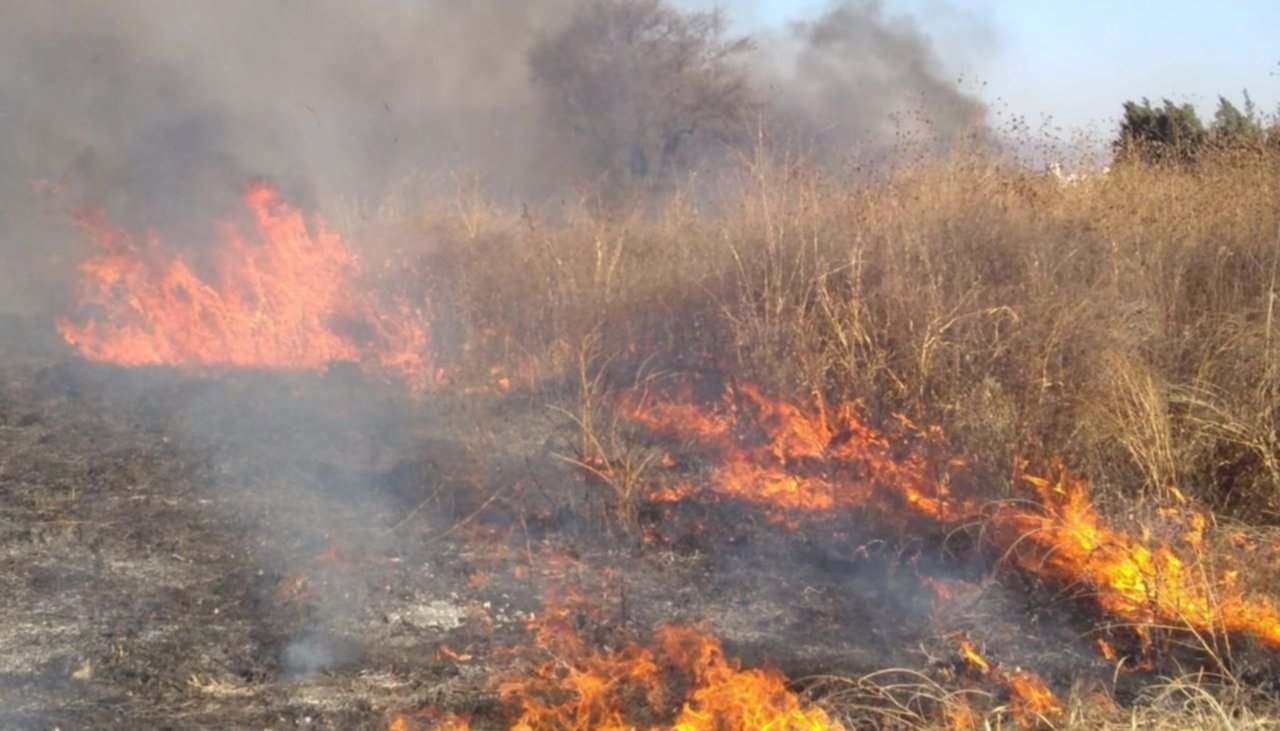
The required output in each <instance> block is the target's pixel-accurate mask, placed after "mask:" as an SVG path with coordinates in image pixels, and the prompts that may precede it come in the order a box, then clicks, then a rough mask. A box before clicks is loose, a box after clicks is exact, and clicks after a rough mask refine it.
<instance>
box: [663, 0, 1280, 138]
mask: <svg viewBox="0 0 1280 731" xmlns="http://www.w3.org/2000/svg"><path fill="white" fill-rule="evenodd" d="M678 2H680V3H681V4H683V5H685V6H690V7H692V6H697V7H710V6H715V5H720V6H721V7H724V8H725V9H726V10H727V11H728V13H729V15H730V16H731V17H732V18H733V19H734V21H735V22H736V23H738V24H739V26H740V27H741V28H742V29H744V30H747V29H754V28H760V27H769V26H778V25H780V24H782V23H784V22H786V21H787V20H791V19H795V18H804V17H812V16H813V15H815V14H816V13H818V12H820V11H821V10H822V9H823V8H824V7H827V6H828V5H829V4H830V2H829V0H720V1H719V2H717V1H716V0H678ZM883 3H884V6H885V9H886V13H887V14H889V15H902V14H911V15H914V16H915V18H916V21H917V23H918V25H919V26H920V27H921V28H922V29H923V30H924V31H926V32H927V33H930V34H931V35H933V36H934V37H935V40H936V46H937V50H938V53H939V54H940V55H941V56H942V57H943V58H944V60H945V61H946V62H947V64H948V66H947V68H948V71H949V72H951V73H954V74H956V75H960V74H961V73H963V74H964V75H966V76H967V77H970V78H974V77H976V78H978V79H981V80H983V81H985V82H986V86H985V88H984V89H983V90H982V91H981V95H982V96H983V98H984V99H985V100H986V101H987V102H988V103H990V104H991V105H992V106H993V107H995V108H998V109H1004V110H1006V112H1008V113H1013V114H1020V115H1024V116H1026V117H1027V118H1028V120H1029V121H1031V122H1032V123H1033V124H1038V123H1039V122H1041V121H1042V120H1043V118H1044V117H1045V116H1046V115H1048V116H1050V117H1052V119H1053V120H1054V122H1056V123H1057V124H1060V125H1062V126H1064V127H1068V128H1080V127H1089V126H1095V127H1098V128H1100V129H1108V130H1109V129H1110V128H1111V127H1112V126H1113V125H1114V123H1115V119H1116V117H1117V116H1118V113H1119V110H1120V106H1121V103H1122V102H1123V101H1124V100H1126V99H1136V98H1140V97H1143V96H1148V97H1151V98H1152V99H1155V100H1158V99H1160V98H1161V97H1165V96H1168V97H1171V98H1174V99H1175V100H1177V101H1190V102H1192V103H1194V104H1196V107H1197V109H1199V110H1200V112H1201V116H1202V117H1205V118H1208V117H1211V116H1212V114H1213V110H1214V108H1216V105H1217V95H1218V94H1219V93H1221V94H1225V95H1227V96H1228V98H1231V99H1232V100H1233V101H1235V102H1237V103H1239V101H1240V99H1241V90H1242V89H1244V88H1248V89H1249V93H1250V95H1252V96H1253V98H1254V101H1255V102H1257V103H1258V105H1259V107H1261V108H1262V110H1263V111H1265V112H1268V113H1271V112H1275V111H1276V105H1277V102H1280V65H1277V64H1278V63H1280V0H1270V1H1266V2H1264V1H1261V0H1252V1H1247V2H1246V1H1242V0H1234V1H1229V2H1218V3H1213V2H1204V0H1199V1H1193V0H1127V1H1126V0H1111V1H1108V0H1054V1H1052V2H1051V1H1049V0H883ZM1001 101H1003V103H1001Z"/></svg>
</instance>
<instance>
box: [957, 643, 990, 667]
mask: <svg viewBox="0 0 1280 731" xmlns="http://www.w3.org/2000/svg"><path fill="white" fill-rule="evenodd" d="M960 654H962V655H964V661H965V663H966V664H967V665H968V666H969V668H970V669H972V670H974V671H976V672H978V673H983V674H985V673H989V672H991V663H989V662H987V659H986V658H985V657H983V656H982V655H981V654H980V653H979V652H978V650H977V648H975V647H974V646H973V643H972V642H970V641H968V640H961V641H960Z"/></svg>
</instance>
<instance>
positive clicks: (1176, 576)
mask: <svg viewBox="0 0 1280 731" xmlns="http://www.w3.org/2000/svg"><path fill="white" fill-rule="evenodd" d="M620 408H621V409H622V411H623V413H625V414H627V415H629V416H630V417H631V418H633V419H635V420H637V421H638V422H640V423H642V424H645V425H647V426H648V427H650V428H652V429H654V430H657V431H663V432H667V433H670V434H674V435H676V436H679V437H681V438H683V439H687V440H690V441H692V442H695V443H699V444H701V445H703V446H704V447H706V448H707V449H708V451H711V452H714V453H716V455H717V460H718V461H717V463H716V467H715V470H714V473H713V476H712V480H711V482H710V485H709V488H710V489H711V490H712V491H714V492H715V493H718V494H722V495H729V496H733V497H737V498H741V499H744V500H748V501H751V502H754V503H757V504H760V505H763V506H765V507H766V509H768V510H769V511H770V514H771V515H772V516H774V517H775V518H777V519H780V520H783V521H788V522H791V521H793V520H794V518H795V517H796V516H797V515H798V514H826V513H829V512H830V511H832V510H834V509H837V508H848V507H873V508H875V509H877V515H878V516H879V517H880V522H881V523H886V522H887V523H889V524H891V525H892V524H894V523H895V521H896V522H897V523H898V524H901V523H904V522H905V521H908V520H917V521H918V520H924V521H929V522H933V523H935V524H937V525H938V526H940V527H952V526H955V525H957V524H959V523H961V522H964V521H968V520H978V519H980V518H981V517H982V516H981V513H982V510H981V507H980V504H979V503H978V502H977V501H976V500H975V499H973V498H972V497H959V496H956V495H954V494H953V493H952V490H951V480H950V470H951V468H952V467H955V466H957V464H962V463H957V462H955V461H954V460H950V461H944V460H942V459H939V458H936V457H935V458H929V457H928V456H927V454H926V452H925V451H924V450H922V449H914V448H912V445H911V444H898V445H895V444H894V443H893V441H892V440H891V439H890V438H889V437H888V436H887V435H886V434H885V433H884V432H881V431H878V430H876V429H874V428H872V427H870V426H868V425H867V424H866V423H865V422H864V421H862V420H861V419H860V418H859V416H858V414H857V412H856V409H855V408H854V406H853V405H852V404H848V403H846V404H842V405H840V406H839V407H838V408H835V409H829V408H828V407H827V406H826V405H825V403H824V401H823V400H822V399H817V403H816V406H815V407H814V408H812V409H808V410H806V409H802V408H799V407H797V406H795V405H792V404H789V403H786V402H783V401H779V400H776V399H771V398H769V397H767V396H765V395H763V394H762V393H761V392H760V391H759V390H758V389H757V388H755V387H753V386H750V385H743V386H739V387H738V388H736V389H730V390H729V391H728V392H727V393H726V395H725V398H724V399H723V400H722V402H721V403H719V404H716V405H712V406H710V407H707V406H702V405H699V404H697V403H695V402H694V401H693V399H692V398H689V397H680V398H675V399H672V400H668V401H660V400H659V401H651V400H650V399H648V398H641V397H636V396H634V395H632V396H628V397H627V398H624V399H622V401H621V403H620ZM899 422H900V423H901V424H902V425H903V427H904V428H907V429H909V430H910V431H913V432H916V433H917V434H920V433H924V434H925V435H926V436H928V435H929V434H930V433H929V432H921V430H920V429H919V428H917V427H915V426H914V425H913V424H911V423H910V421H909V420H907V419H905V418H900V419H899ZM908 441H913V442H914V441H916V440H908ZM1017 480H1018V481H1019V482H1026V483H1029V484H1031V485H1032V486H1033V487H1034V488H1035V489H1036V492H1037V494H1038V497H1039V502H1040V505H1039V506H1038V507H1037V506H1033V505H1028V504H1027V503H1025V502H1018V503H1014V502H1006V503H1002V504H1000V505H998V506H996V507H995V508H994V509H993V510H991V511H989V514H988V517H989V518H990V522H989V525H990V526H991V527H992V528H993V530H988V531H986V533H985V535H986V537H987V538H988V539H989V540H992V541H993V543H994V548H995V549H996V550H997V551H998V552H999V553H1000V554H1001V555H1007V556H1009V557H1010V558H1011V560H1012V561H1013V562H1014V564H1015V565H1017V566H1019V567H1020V568H1021V569H1023V570H1025V571H1027V572H1029V573H1031V574H1034V575H1039V576H1042V577H1045V578H1049V579H1053V580H1054V581H1057V582H1060V583H1063V584H1068V585H1083V586H1089V587H1092V588H1093V589H1094V591H1095V595H1096V598H1097V601H1098V602H1099V604H1100V605H1101V606H1102V608H1103V609H1105V610H1106V611H1108V612H1111V613H1113V614H1117V615H1120V616H1122V617H1126V618H1129V619H1131V620H1133V621H1134V622H1135V624H1136V625H1137V627H1138V631H1139V632H1142V631H1144V629H1143V628H1144V627H1146V626H1149V625H1151V624H1160V625H1164V626H1171V627H1182V628H1191V629H1194V630H1196V631H1197V632H1208V633H1222V632H1227V633H1249V634H1252V635H1255V636H1257V637H1259V638H1260V639H1261V640H1263V641H1264V642H1266V643H1268V644H1269V645H1272V646H1280V612H1277V610H1276V608H1275V607H1274V606H1272V605H1271V604H1270V603H1268V602H1265V601H1260V600H1254V599H1250V598H1248V597H1247V596H1246V595H1245V592H1244V591H1243V590H1242V589H1240V588H1239V587H1238V586H1237V585H1236V581H1237V579H1238V572H1236V571H1235V570H1233V569H1228V570H1224V571H1221V572H1219V573H1217V574H1216V575H1213V576H1214V578H1212V579H1211V578H1210V576H1211V572H1206V571H1204V570H1202V567H1201V566H1199V565H1197V564H1195V563H1187V562H1186V561H1184V560H1183V559H1182V558H1180V557H1179V555H1178V554H1177V553H1176V552H1175V551H1174V550H1173V548H1172V547H1170V546H1167V545H1160V544H1154V543H1153V542H1152V541H1151V540H1150V539H1149V538H1148V537H1146V536H1143V537H1137V536H1133V535H1130V534H1128V533H1125V532H1123V531H1120V530H1116V529H1113V528H1110V527H1108V526H1107V525H1106V524H1105V522H1104V521H1103V520H1102V518H1101V516H1100V515H1099V514H1098V512H1097V510H1096V508H1095V507H1094V505H1093V503H1092V501H1091V499H1090V496H1089V490H1088V484H1087V483H1085V482H1084V481H1082V480H1078V479H1073V478H1070V477H1069V476H1066V475H1065V472H1064V473H1063V476H1062V477H1060V478H1058V479H1056V480H1050V479H1045V478H1042V477H1035V476H1031V475H1026V474H1023V473H1022V472H1021V465H1020V466H1019V473H1018V476H1017ZM691 492H692V488H690V487H689V486H688V485H686V484H679V485H676V486H667V487H665V488H662V489H660V490H659V491H658V492H657V495H658V497H659V498H660V499H680V498H683V497H685V496H687V495H689V494H690V493H691ZM1187 523H1188V525H1187V526H1186V529H1185V530H1184V531H1183V534H1182V538H1183V541H1184V542H1185V543H1187V544H1188V545H1189V546H1190V547H1191V549H1192V550H1193V551H1194V552H1196V553H1197V554H1198V555H1204V552H1205V537H1204V534H1205V531H1206V524H1205V521H1204V518H1203V517H1202V516H1200V515H1197V514H1195V513H1192V514H1191V517H1190V518H1188V520H1187ZM898 527H902V526H901V525H899V526H898Z"/></svg>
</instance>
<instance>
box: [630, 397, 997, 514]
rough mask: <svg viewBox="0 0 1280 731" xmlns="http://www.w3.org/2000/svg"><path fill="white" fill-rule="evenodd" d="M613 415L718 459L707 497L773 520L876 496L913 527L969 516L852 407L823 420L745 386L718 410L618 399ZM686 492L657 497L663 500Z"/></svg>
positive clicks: (931, 473)
mask: <svg viewBox="0 0 1280 731" xmlns="http://www.w3.org/2000/svg"><path fill="white" fill-rule="evenodd" d="M621 408H622V409H623V412H624V413H626V414H628V415H629V416H630V417H631V418H633V419H635V420H636V421H638V422H640V423H643V424H645V425H647V426H649V427H650V428H652V429H655V430H657V431H663V432H667V433H670V434H674V435H676V436H678V437H681V438H683V439H689V440H692V441H695V442H698V443H701V444H702V445H703V446H705V447H707V448H709V449H710V450H713V451H715V452H717V453H718V454H719V463H718V464H717V466H716V469H715V475H714V477H713V480H712V483H711V485H710V487H711V489H712V490H714V491H716V492H718V493H721V494H723V495H726V496H731V497H736V498H740V499H743V500H747V501H750V502H754V503H757V504H761V505H764V506H766V507H768V508H770V509H771V510H772V514H773V515H774V516H775V517H781V518H783V519H788V518H789V517H790V516H791V515H792V514H793V513H794V512H797V511H799V512H803V513H809V514H815V513H818V514H820V513H825V512H829V511H831V510H834V509H836V508H849V507H856V506H862V505H866V504H868V503H870V502H872V500H873V499H875V498H877V497H880V496H879V495H878V493H877V489H878V488H882V489H887V490H889V491H890V493H891V497H892V499H893V500H894V502H895V503H901V504H902V505H903V506H905V507H906V508H907V510H908V512H909V513H910V514H911V515H914V516H915V517H923V518H927V519H929V520H933V521H940V522H951V521H953V520H955V519H956V518H957V517H959V516H960V515H963V514H965V513H967V512H970V511H971V510H972V506H971V505H968V504H966V503H961V502H956V501H955V500H954V499H953V498H952V496H951V490H950V485H949V482H948V479H947V475H946V473H945V470H943V471H942V472H940V473H939V472H938V471H936V470H934V469H932V467H931V465H930V464H929V463H928V462H927V461H926V460H925V459H924V457H923V456H922V455H920V454H918V453H909V454H906V455H904V456H896V455H895V454H894V449H893V447H894V445H893V442H892V441H891V440H890V439H889V438H888V437H887V436H886V435H885V434H883V433H881V432H879V431H877V430H875V429H873V428H871V427H869V426H868V425H867V424H866V423H865V422H863V421H862V419H861V418H860V417H859V415H858V413H857V410H856V409H855V408H854V405H853V404H848V403H846V404H842V405H841V406H840V407H839V408H838V409H836V410H835V411H834V412H830V411H829V410H828V409H827V408H826V406H825V403H824V402H823V401H822V399H820V398H819V399H817V400H816V406H815V407H814V408H812V409H802V408H800V407H797V406H795V405H793V404H790V403H787V402H785V401H781V400H778V399H773V398H769V397H768V396H765V395H764V394H763V393H761V392H760V390H759V389H758V388H756V387H755V386H752V385H750V384H745V385H741V386H739V387H737V388H736V389H730V390H728V391H727V392H726V394H725V397H724V399H723V401H722V403H721V404H720V405H719V407H718V408H711V409H708V408H705V407H703V406H700V405H699V404H696V403H694V402H693V401H692V399H675V400H672V401H658V402H649V401H648V400H646V399H642V398H635V397H629V398H624V399H623V401H622V403H621ZM743 416H745V417H747V418H746V419H741V418H740V417H743ZM740 422H745V423H746V424H747V428H743V424H741V423H740ZM689 492H691V490H689V489H681V488H667V489H666V494H667V495H669V496H672V497H683V496H685V495H687V494H688V493H689Z"/></svg>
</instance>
